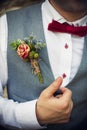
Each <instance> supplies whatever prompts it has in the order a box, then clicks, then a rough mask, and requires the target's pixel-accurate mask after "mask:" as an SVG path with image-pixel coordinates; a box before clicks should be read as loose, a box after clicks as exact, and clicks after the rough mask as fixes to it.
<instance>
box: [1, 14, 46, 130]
mask: <svg viewBox="0 0 87 130" xmlns="http://www.w3.org/2000/svg"><path fill="white" fill-rule="evenodd" d="M7 32H8V31H7V21H6V15H4V16H2V17H0V68H1V69H0V125H3V126H5V127H8V128H11V129H13V128H14V129H18V128H19V129H28V130H33V129H41V128H44V127H41V126H40V125H39V123H38V121H37V117H36V111H35V110H36V102H37V100H32V101H27V102H24V103H18V102H14V101H13V100H11V99H7V98H3V86H4V85H5V84H6V82H7V63H6V61H7V59H6V57H7V56H6V55H7V45H6V44H7ZM1 43H3V44H1Z"/></svg>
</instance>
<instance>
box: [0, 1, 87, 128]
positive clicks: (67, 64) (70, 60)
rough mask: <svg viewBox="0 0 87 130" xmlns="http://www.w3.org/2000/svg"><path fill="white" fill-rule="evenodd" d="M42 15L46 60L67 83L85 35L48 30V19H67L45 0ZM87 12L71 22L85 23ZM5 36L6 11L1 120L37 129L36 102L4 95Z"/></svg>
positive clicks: (1, 26) (0, 30) (0, 38)
mask: <svg viewBox="0 0 87 130" xmlns="http://www.w3.org/2000/svg"><path fill="white" fill-rule="evenodd" d="M42 18H43V27H44V34H45V38H46V43H47V49H48V55H49V61H50V64H51V68H52V71H53V74H54V77H55V79H56V78H57V77H58V76H59V75H62V76H63V77H64V80H63V84H62V85H63V86H66V85H67V84H68V83H69V82H70V81H71V80H72V79H73V77H74V76H75V74H76V73H77V70H78V68H79V65H80V62H81V57H82V53H83V47H84V37H82V38H79V37H78V36H74V35H71V34H65V33H53V32H50V31H48V30H47V26H48V23H49V22H51V21H52V19H55V20H57V21H60V22H61V23H63V22H65V21H66V20H65V19H64V18H63V17H62V16H60V14H58V12H56V10H55V9H54V8H53V7H52V6H51V5H50V3H49V2H48V0H46V1H45V2H44V3H43V4H42ZM85 21H87V16H85V17H84V18H82V19H80V20H78V21H75V22H73V23H70V22H68V21H67V22H68V23H70V24H74V25H77V24H79V25H86V22H85ZM7 38H8V26H7V19H6V15H4V16H2V17H1V18H0V68H1V69H0V123H1V124H3V125H7V126H11V127H12V126H13V127H14V126H16V127H19V128H28V129H30V130H32V129H34V128H35V129H40V128H43V127H41V126H40V125H39V123H38V121H37V118H36V113H35V105H36V100H33V101H29V102H26V103H18V102H14V101H13V100H9V99H5V98H3V97H2V95H3V86H4V85H5V84H6V83H7V78H8V77H7V61H6V60H7V59H6V57H7Z"/></svg>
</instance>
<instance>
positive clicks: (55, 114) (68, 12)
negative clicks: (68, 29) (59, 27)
mask: <svg viewBox="0 0 87 130" xmlns="http://www.w3.org/2000/svg"><path fill="white" fill-rule="evenodd" d="M65 2H66V4H64V3H65ZM86 13H87V2H86V1H85V0H84V1H79V0H46V1H45V2H44V3H42V2H41V3H40V4H36V5H33V6H30V7H28V8H25V9H22V10H18V11H12V12H9V13H7V19H6V16H2V18H1V28H2V30H3V32H4V30H5V33H2V31H1V32H0V33H1V35H2V36H3V34H4V37H3V38H2V40H1V42H3V40H6V41H5V42H4V43H5V44H1V46H0V47H1V52H2V53H1V54H2V55H0V57H1V58H0V59H1V60H2V61H1V64H0V65H1V68H2V69H1V70H0V74H1V75H0V76H1V77H0V79H1V86H0V88H1V89H0V90H1V96H2V86H4V85H5V84H6V81H7V73H6V70H7V68H6V64H5V63H6V61H5V60H6V57H5V56H6V55H5V53H4V52H6V46H7V44H6V43H7V34H8V43H10V42H12V41H13V40H16V39H18V38H21V39H22V38H24V37H26V36H28V35H30V34H31V33H32V32H33V33H34V34H35V36H36V38H37V39H38V40H42V41H43V42H46V48H44V49H43V50H42V51H41V54H40V56H41V59H42V60H41V61H40V68H41V72H42V74H43V77H44V83H43V84H40V83H39V82H38V80H37V78H36V77H34V76H33V75H32V74H31V73H30V72H31V67H30V65H29V64H26V63H25V62H23V61H22V60H21V59H19V57H17V55H16V53H15V51H13V50H11V48H10V46H9V44H8V48H7V61H8V95H9V99H3V98H2V97H1V99H0V102H1V105H0V119H1V124H2V125H6V126H7V127H8V126H9V127H11V129H13V128H16V129H17V128H21V129H30V130H31V129H34V128H35V129H41V128H45V127H46V129H52V130H54V129H55V130H57V129H58V130H64V129H65V130H73V129H74V130H75V129H77V128H79V125H80V124H82V126H83V127H84V126H85V123H84V121H85V122H86V119H87V111H86V107H87V98H86V92H87V87H86V80H87V79H86V77H87V69H86V65H87V63H86V61H87V59H86V57H87V50H86V49H87V48H86V36H83V37H80V36H77V35H74V34H71V33H65V32H63V33H61V32H56V31H55V32H54V31H52V30H50V29H49V28H48V25H49V27H50V24H49V23H52V20H57V21H58V22H60V23H64V27H65V24H66V23H68V24H71V25H72V24H73V26H86V24H87V23H86V21H87V16H86ZM6 20H7V24H6ZM38 25H39V26H38ZM7 30H8V33H6V32H7ZM3 57H4V58H5V59H4V58H3ZM4 61H5V62H4ZM3 63H4V65H2V64H3ZM4 72H5V73H4ZM60 76H62V77H63V79H62V78H61V77H60ZM57 77H58V78H57ZM55 79H56V80H55ZM48 86H49V87H48ZM61 86H63V87H61ZM57 90H60V91H61V94H59V95H54V94H55V92H56V91H57ZM70 90H71V91H72V94H71V91H70ZM39 95H40V96H39ZM71 95H72V96H71ZM72 98H73V103H74V108H73V103H72ZM11 99H12V100H11ZM35 99H37V100H35ZM72 108H73V111H72ZM83 110H84V111H83ZM5 115H6V117H5Z"/></svg>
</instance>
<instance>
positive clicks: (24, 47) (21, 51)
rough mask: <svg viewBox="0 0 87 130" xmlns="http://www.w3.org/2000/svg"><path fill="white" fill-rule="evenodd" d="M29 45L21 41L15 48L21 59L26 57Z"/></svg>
mask: <svg viewBox="0 0 87 130" xmlns="http://www.w3.org/2000/svg"><path fill="white" fill-rule="evenodd" d="M29 52H30V47H29V46H28V45H27V44H26V43H21V44H20V45H19V46H18V48H17V53H18V55H19V56H20V57H21V58H22V59H26V58H27V57H28V55H29Z"/></svg>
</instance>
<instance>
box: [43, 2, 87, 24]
mask: <svg viewBox="0 0 87 130" xmlns="http://www.w3.org/2000/svg"><path fill="white" fill-rule="evenodd" d="M45 5H46V9H47V10H49V13H50V16H51V19H54V20H56V21H58V22H60V23H64V22H67V23H69V24H71V25H72V24H73V25H75V26H85V25H87V15H86V16H84V17H83V18H81V19H79V20H76V21H74V22H69V21H67V20H66V19H65V18H64V17H63V16H61V15H60V14H59V13H58V12H57V11H56V9H55V8H54V7H53V6H52V5H51V4H50V2H49V0H46V1H45Z"/></svg>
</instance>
